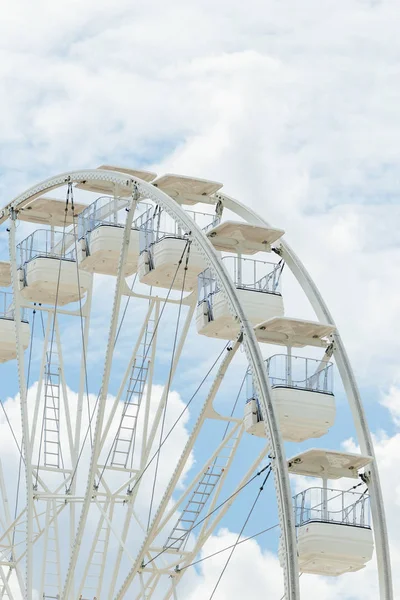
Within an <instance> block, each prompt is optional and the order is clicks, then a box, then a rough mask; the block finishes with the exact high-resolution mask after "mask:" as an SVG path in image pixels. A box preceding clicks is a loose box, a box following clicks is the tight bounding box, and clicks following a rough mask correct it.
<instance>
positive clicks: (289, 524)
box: [0, 169, 300, 600]
mask: <svg viewBox="0 0 400 600" xmlns="http://www.w3.org/2000/svg"><path fill="white" fill-rule="evenodd" d="M87 180H97V181H106V182H111V183H115V184H120V185H121V184H122V185H123V184H126V185H129V184H131V183H134V184H136V186H137V188H138V190H139V192H143V193H144V194H146V195H147V196H148V197H149V198H150V199H152V200H153V201H154V202H156V203H157V204H159V205H161V206H162V207H163V208H164V209H165V210H166V211H167V212H168V213H169V214H170V215H171V216H172V217H173V218H174V219H175V220H176V221H178V222H179V223H180V224H181V226H182V227H183V229H184V230H186V231H188V232H191V238H192V239H193V241H194V243H195V244H196V246H197V247H198V248H199V250H200V251H201V253H202V254H203V256H204V258H205V259H206V262H207V263H208V264H209V265H210V267H211V268H212V270H213V271H214V273H215V275H216V277H217V280H218V282H219V284H220V286H221V290H222V292H223V293H224V295H225V296H226V299H227V301H228V304H229V308H230V310H231V311H232V313H233V314H234V315H237V317H238V319H239V321H240V323H241V327H242V333H243V344H244V348H245V350H246V354H247V357H248V360H249V364H250V367H251V369H252V373H253V377H254V383H255V386H256V389H257V391H258V393H259V398H260V401H261V409H262V413H263V417H264V424H265V428H266V433H267V436H268V439H269V440H270V450H271V456H272V463H273V468H274V473H275V477H274V480H275V487H276V495H277V503H278V511H279V519H280V526H281V535H282V541H283V548H284V552H283V554H282V558H283V561H284V565H283V571H284V586H285V598H286V600H299V599H300V591H299V572H298V563H297V542H296V531H295V519H294V511H293V508H292V495H291V488H290V481H289V474H288V469H287V462H286V456H285V450H284V445H283V441H282V437H281V433H280V430H279V426H278V422H277V418H276V415H275V411H274V406H273V403H272V397H271V390H270V386H269V381H268V378H267V375H266V371H265V366H264V360H263V357H262V354H261V350H260V347H259V345H258V342H257V339H256V336H255V334H254V330H253V327H252V325H251V324H250V323H249V321H248V320H247V318H246V315H245V313H244V311H243V309H242V306H241V304H240V301H239V298H238V294H237V292H236V288H235V286H234V284H233V282H232V280H231V279H230V277H229V275H228V273H227V271H226V269H225V267H224V266H223V264H222V263H221V261H220V260H219V257H218V254H217V252H216V251H215V249H214V247H213V246H212V244H211V242H210V240H209V239H208V238H207V236H206V235H205V234H204V232H203V231H202V230H201V229H200V228H199V227H198V226H197V224H196V223H194V221H193V220H192V219H191V217H190V216H189V215H188V214H187V213H186V212H185V210H184V209H183V208H182V207H181V206H180V205H179V204H178V203H177V202H176V201H175V200H173V199H172V198H171V197H170V196H168V195H166V194H165V193H164V192H162V191H161V190H159V189H157V188H156V187H154V186H152V185H151V184H150V183H147V182H144V181H142V180H140V179H139V178H136V177H127V176H126V174H123V173H120V172H118V171H103V170H101V169H89V170H83V171H72V172H68V173H63V174H60V175H58V176H55V177H52V178H49V179H47V180H45V181H43V182H41V183H39V184H37V185H36V186H33V187H32V188H30V189H28V190H27V191H26V192H24V193H23V194H21V195H19V196H17V197H16V198H15V199H14V200H13V201H12V202H11V203H10V204H9V205H8V207H6V208H5V209H3V212H2V213H1V212H0V217H2V216H3V217H4V211H5V210H7V208H8V210H10V209H11V208H12V209H14V210H17V209H18V206H20V205H21V204H23V203H25V202H27V201H29V200H32V199H33V198H35V197H37V196H39V195H40V194H42V193H46V192H48V191H50V190H52V189H55V188H57V187H60V186H62V185H65V183H67V182H73V183H81V182H83V181H87ZM99 408H100V407H99ZM96 435H100V433H99V432H98V431H95V434H94V441H93V445H94V446H95V436H96ZM86 501H88V502H90V497H89V498H88V499H86ZM83 509H84V507H83V508H82V510H83ZM71 567H73V565H71V564H70V565H69V568H68V573H70V572H71ZM67 578H68V575H67ZM131 581H132V570H131V572H130V573H129V574H128V576H127V578H126V579H125V581H124V583H123V584H122V587H121V589H120V590H119V592H118V593H117V596H116V598H117V599H121V598H123V597H124V595H125V593H126V592H127V590H128V589H129V586H130V584H131ZM67 589H69V585H68V584H67V585H66V586H65V588H64V592H63V597H64V598H66V595H65V591H66V590H67ZM27 594H28V595H29V591H27ZM28 597H29V596H28Z"/></svg>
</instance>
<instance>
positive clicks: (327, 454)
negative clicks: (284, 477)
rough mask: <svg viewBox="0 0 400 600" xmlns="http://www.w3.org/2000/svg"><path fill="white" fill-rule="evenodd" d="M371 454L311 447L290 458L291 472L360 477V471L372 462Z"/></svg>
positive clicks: (308, 475)
mask: <svg viewBox="0 0 400 600" xmlns="http://www.w3.org/2000/svg"><path fill="white" fill-rule="evenodd" d="M372 460H373V459H372V457H371V456H363V455H361V454H352V453H350V452H339V451H338V450H324V449H323V448H311V449H310V450H306V451H305V452H302V453H300V454H297V455H296V456H292V457H291V458H290V459H289V460H288V469H289V472H290V473H292V474H293V475H303V476H305V477H324V478H325V479H341V478H342V477H350V478H352V479H358V478H359V474H358V471H359V470H360V469H361V468H363V467H366V466H367V465H369V464H371V463H372Z"/></svg>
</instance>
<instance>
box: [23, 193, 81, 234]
mask: <svg viewBox="0 0 400 600" xmlns="http://www.w3.org/2000/svg"><path fill="white" fill-rule="evenodd" d="M84 208H85V205H84V204H76V203H75V204H74V215H75V216H76V215H79V213H80V212H82V211H83V209H84ZM74 215H73V214H72V211H71V210H68V211H67V214H66V213H65V202H64V201H62V200H58V199H56V198H46V197H43V198H35V200H33V201H32V202H30V203H29V204H27V205H26V206H25V207H24V208H23V209H22V210H21V211H20V212H19V213H18V219H19V220H21V221H29V223H40V224H42V225H51V226H52V227H63V226H64V223H65V225H72V224H73V223H74Z"/></svg>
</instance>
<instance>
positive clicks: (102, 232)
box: [78, 225, 139, 276]
mask: <svg viewBox="0 0 400 600" xmlns="http://www.w3.org/2000/svg"><path fill="white" fill-rule="evenodd" d="M123 233H124V230H123V229H122V228H120V227H113V226H112V225H100V226H98V227H96V228H95V229H94V230H93V231H90V232H89V233H88V234H87V237H86V240H85V241H83V240H81V241H80V244H79V246H78V263H79V268H80V269H83V270H84V271H88V272H90V273H102V274H103V275H116V274H117V270H118V261H119V253H120V248H121V244H122V238H123ZM138 258H139V232H138V231H137V230H132V232H131V237H130V241H129V249H128V256H127V259H126V264H125V275H126V276H128V275H132V274H133V273H135V272H136V268H137V261H138Z"/></svg>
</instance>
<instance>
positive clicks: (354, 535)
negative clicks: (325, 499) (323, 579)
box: [298, 523, 374, 576]
mask: <svg viewBox="0 0 400 600" xmlns="http://www.w3.org/2000/svg"><path fill="white" fill-rule="evenodd" d="M298 548H299V566H300V570H301V571H302V572H303V573H313V574H316V575H335V576H337V575H342V574H343V573H350V572H353V571H359V570H360V569H363V568H364V567H365V565H366V564H367V562H369V561H370V560H371V559H372V554H373V550H374V541H373V537H372V531H371V529H365V528H363V527H352V526H350V525H337V524H334V523H308V524H307V525H303V526H302V527H300V528H299V533H298Z"/></svg>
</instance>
